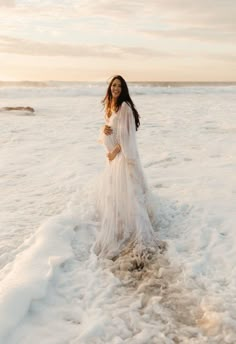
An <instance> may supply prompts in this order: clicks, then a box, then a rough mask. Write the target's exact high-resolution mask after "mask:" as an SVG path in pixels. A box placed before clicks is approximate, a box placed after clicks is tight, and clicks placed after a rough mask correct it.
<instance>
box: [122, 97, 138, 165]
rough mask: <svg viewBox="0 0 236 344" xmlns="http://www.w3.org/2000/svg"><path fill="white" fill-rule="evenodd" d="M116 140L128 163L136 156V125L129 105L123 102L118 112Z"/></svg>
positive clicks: (133, 160)
mask: <svg viewBox="0 0 236 344" xmlns="http://www.w3.org/2000/svg"><path fill="white" fill-rule="evenodd" d="M118 116H119V122H118V132H117V140H118V143H119V144H120V147H121V152H122V154H124V156H125V159H126V160H127V162H128V163H132V164H134V163H135V161H136V158H137V143H136V125H135V119H134V116H133V111H132V109H131V107H130V106H129V105H128V104H127V103H125V102H123V103H122V105H121V110H120V113H119V115H118Z"/></svg>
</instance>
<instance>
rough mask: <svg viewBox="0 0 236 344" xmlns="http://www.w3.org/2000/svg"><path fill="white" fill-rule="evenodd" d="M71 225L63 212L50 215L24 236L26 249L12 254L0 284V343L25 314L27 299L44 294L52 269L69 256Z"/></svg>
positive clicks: (27, 308)
mask: <svg viewBox="0 0 236 344" xmlns="http://www.w3.org/2000/svg"><path fill="white" fill-rule="evenodd" d="M75 226H76V222H75V219H74V218H73V216H72V215H70V214H68V213H66V212H65V213H64V214H61V215H58V216H55V217H52V218H51V219H49V220H48V221H47V222H45V223H44V224H43V225H42V226H41V227H40V228H39V229H38V231H37V232H36V233H35V235H34V236H32V237H31V238H29V239H28V241H29V242H28V249H26V250H23V251H22V252H20V253H19V254H18V255H17V256H16V259H15V263H14V265H13V267H12V269H11V271H10V272H9V273H8V274H7V275H6V277H5V278H4V279H3V281H2V282H1V286H0V323H1V328H0V342H1V343H2V342H3V341H4V340H5V339H6V336H7V335H8V334H9V333H10V332H11V330H12V329H13V328H14V327H15V326H17V324H18V323H19V322H20V321H21V319H22V318H24V316H25V315H26V314H27V312H28V310H29V308H30V304H31V302H32V301H33V300H38V299H41V298H43V297H44V296H45V295H46V293H47V288H48V284H49V282H50V280H51V279H52V278H53V277H54V274H55V270H56V268H57V267H58V266H60V265H61V264H62V263H64V262H65V261H67V260H68V259H70V258H71V257H72V256H73V251H72V247H71V241H72V239H73V237H74V230H73V229H74V228H75Z"/></svg>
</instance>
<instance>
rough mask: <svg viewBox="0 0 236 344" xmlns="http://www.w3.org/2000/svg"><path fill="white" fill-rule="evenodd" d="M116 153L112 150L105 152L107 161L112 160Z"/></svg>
mask: <svg viewBox="0 0 236 344" xmlns="http://www.w3.org/2000/svg"><path fill="white" fill-rule="evenodd" d="M116 154H117V153H116V152H114V151H112V152H109V153H107V157H108V160H109V161H112V160H114V159H115V157H116Z"/></svg>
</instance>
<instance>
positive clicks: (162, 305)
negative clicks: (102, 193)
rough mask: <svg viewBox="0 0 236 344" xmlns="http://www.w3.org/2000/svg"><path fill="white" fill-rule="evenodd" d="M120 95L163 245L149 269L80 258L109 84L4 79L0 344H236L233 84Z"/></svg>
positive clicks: (86, 243) (90, 233)
mask: <svg viewBox="0 0 236 344" xmlns="http://www.w3.org/2000/svg"><path fill="white" fill-rule="evenodd" d="M128 85H129V89H130V94H131V97H132V99H133V101H134V103H135V105H136V107H137V109H138V111H139V113H140V116H141V126H140V129H139V130H138V132H137V140H138V146H139V153H140V157H141V161H142V164H143V167H144V171H145V174H146V177H147V180H148V183H149V186H150V188H151V189H152V191H153V194H154V195H155V197H156V199H157V204H158V209H157V211H158V214H159V236H160V238H161V239H162V240H165V241H166V242H167V244H168V250H167V252H166V253H165V255H164V257H160V259H159V260H158V261H156V262H153V264H151V265H150V268H149V270H148V271H145V272H144V271H138V272H137V271H136V272H128V271H126V270H125V268H124V267H123V268H122V266H119V267H117V265H115V263H114V262H112V261H109V260H104V261H103V262H100V261H98V260H97V258H96V256H94V255H93V254H92V253H91V252H90V248H91V245H92V243H93V241H94V238H95V234H96V223H95V222H94V219H93V217H92V214H93V190H94V187H95V185H96V183H97V182H98V180H99V175H100V173H102V171H103V168H104V164H105V159H106V157H105V151H104V149H103V147H102V146H101V145H99V144H98V143H97V137H98V132H99V128H100V127H101V126H102V125H103V123H104V114H103V108H102V104H101V100H102V98H103V97H104V95H105V92H106V87H107V83H102V82H101V83H100V82H94V83H89V82H55V81H49V82H26V81H24V82H0V100H1V101H0V108H1V110H0V117H1V135H0V147H1V149H0V183H1V198H0V324H1V325H0V344H16V343H17V344H19V343H20V344H30V343H32V340H33V341H34V343H35V344H38V343H40V344H41V343H43V344H49V343H50V344H52V343H53V344H68V343H70V344H75V343H79V344H100V343H107V344H108V343H109V344H121V343H129V344H141V343H143V344H156V343H157V344H162V343H168V344H172V343H173V344H174V343H188V344H191V343H194V344H196V343H199V344H203V343H212V344H217V343H220V344H222V343H229V344H230V343H232V344H233V343H235V342H236V317H235V314H236V299H235V293H236V267H235V262H236V237H235V233H234V232H235V224H236V211H235V205H236V154H235V147H236V83H175V82H165V83H160V82H159V83H158V82H156V83H154V82H150V83H147V82H145V83H144V82H140V83H138V82H131V83H128ZM11 106H12V107H14V106H31V107H33V108H34V109H35V112H34V113H29V112H28V111H24V110H21V111H19V110H18V111H6V110H4V109H3V108H4V107H11ZM32 338H33V339H32Z"/></svg>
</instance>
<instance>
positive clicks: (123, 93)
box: [102, 75, 140, 130]
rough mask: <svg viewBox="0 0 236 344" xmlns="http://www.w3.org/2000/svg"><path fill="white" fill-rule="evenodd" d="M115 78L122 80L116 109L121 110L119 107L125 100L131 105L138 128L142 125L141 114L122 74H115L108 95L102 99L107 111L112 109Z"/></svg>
mask: <svg viewBox="0 0 236 344" xmlns="http://www.w3.org/2000/svg"><path fill="white" fill-rule="evenodd" d="M115 79H118V80H120V82H121V93H120V95H119V97H118V98H117V101H116V111H118V110H119V108H120V107H121V104H122V103H123V102H126V103H127V104H128V105H129V106H130V107H131V109H132V111H133V116H134V119H135V125H136V130H138V127H139V126H140V120H139V118H140V116H139V113H138V111H137V110H136V108H135V105H134V103H133V101H132V99H131V98H130V95H129V90H128V86H127V83H126V81H125V79H124V78H122V76H121V75H115V76H113V78H112V79H111V81H110V83H109V86H108V88H107V92H106V95H105V97H104V99H103V100H102V104H103V105H104V107H105V109H106V112H107V113H108V112H110V111H111V101H112V93H111V85H112V83H113V81H114V80H115Z"/></svg>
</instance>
